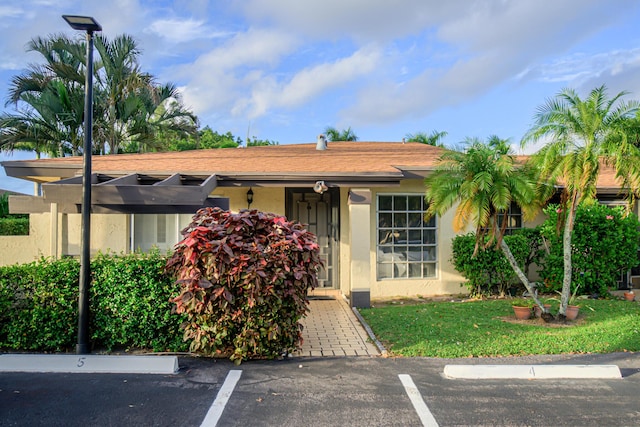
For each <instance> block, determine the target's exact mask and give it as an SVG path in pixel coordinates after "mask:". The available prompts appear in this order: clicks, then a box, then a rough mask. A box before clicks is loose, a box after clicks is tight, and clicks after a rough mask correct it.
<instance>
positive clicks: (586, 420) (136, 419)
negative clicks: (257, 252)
mask: <svg viewBox="0 0 640 427" xmlns="http://www.w3.org/2000/svg"><path fill="white" fill-rule="evenodd" d="M515 361H519V362H522V363H543V364H551V363H553V364H592V363H602V364H616V365H618V366H619V367H620V369H621V371H622V374H623V379H618V380H533V381H532V380H452V379H447V378H445V377H444V376H443V374H442V373H443V368H444V366H445V365H446V364H448V363H451V362H452V361H451V360H442V359H424V358H415V359H394V358H380V357H339V358H330V357H322V358H312V357H296V358H290V359H286V360H282V361H258V362H247V363H243V364H242V365H240V366H235V365H233V364H232V363H230V362H228V361H226V360H212V359H199V358H191V357H184V358H180V367H181V369H180V371H179V373H178V374H176V375H139V374H136V375H131V374H129V375H125V374H32V373H29V374H26V373H2V374H0V425H2V426H45V425H46V426H56V425H59V426H122V425H131V426H133V425H135V426H176V425H181V426H201V425H219V426H294V425H295V426H299V425H306V426H399V425H402V426H420V425H440V426H450V425H492V426H495V425H509V426H512V425H529V426H549V425H572V426H573V425H581V426H591V425H593V426H603V425H607V426H630V425H640V409H639V403H638V402H639V399H638V397H639V396H640V369H639V368H640V357H638V355H637V354H629V353H622V354H613V355H603V356H553V357H551V356H545V357H537V358H521V359H515ZM455 362H456V363H471V364H477V363H497V364H500V363H503V364H510V363H514V359H512V358H504V359H492V360H484V359H463V360H456V361H455ZM230 373H231V374H230ZM234 378H235V383H234V384H233V386H232V387H231V383H232V382H234V381H231V382H230V381H229V380H230V379H231V380H234ZM407 381H409V382H408V383H407ZM407 384H409V386H407ZM411 384H413V385H414V386H415V390H414V393H413V396H412V392H411ZM416 396H417V397H418V399H417V400H416V399H415V398H416ZM412 399H413V400H412ZM420 401H421V402H422V403H420ZM425 410H426V412H425Z"/></svg>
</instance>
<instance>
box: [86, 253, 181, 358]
mask: <svg viewBox="0 0 640 427" xmlns="http://www.w3.org/2000/svg"><path fill="white" fill-rule="evenodd" d="M166 262H167V258H166V257H164V256H161V255H160V252H159V251H157V250H156V251H151V252H149V253H135V254H130V255H125V256H111V255H98V256H97V257H96V258H95V259H93V260H92V262H91V277H92V283H91V288H90V289H91V306H92V308H91V315H92V316H91V320H92V324H93V327H92V328H91V340H92V344H93V345H94V346H96V347H99V348H105V349H107V350H111V349H112V348H118V347H124V348H129V347H137V348H151V349H153V350H154V351H166V350H169V351H178V350H184V349H186V345H185V344H184V343H183V342H182V333H181V332H180V324H181V323H182V322H183V321H184V319H183V318H182V316H178V315H176V314H172V313H171V310H172V304H171V302H170V298H171V296H173V295H175V293H176V292H177V291H178V286H177V285H176V284H175V282H174V281H173V279H172V278H171V277H170V276H168V275H167V274H165V272H164V267H165V265H166Z"/></svg>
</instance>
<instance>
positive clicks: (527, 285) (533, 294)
mask: <svg viewBox="0 0 640 427" xmlns="http://www.w3.org/2000/svg"><path fill="white" fill-rule="evenodd" d="M500 249H502V252H503V253H504V255H505V256H506V257H507V261H509V264H510V265H511V268H513V271H514V272H515V273H516V275H517V276H518V279H520V281H521V282H522V284H523V285H524V287H525V288H527V292H529V294H531V298H533V301H535V303H536V305H537V306H538V307H540V310H542V312H543V313H548V312H549V310H547V309H546V308H545V306H544V304H542V303H541V302H540V300H539V299H538V296H537V294H536V292H535V289H534V288H533V285H531V283H530V282H529V279H527V276H525V275H524V273H523V272H522V269H521V268H520V266H519V265H518V262H517V261H516V258H515V257H514V256H513V254H512V253H511V249H509V245H507V242H505V241H504V239H501V240H500ZM545 320H546V319H545Z"/></svg>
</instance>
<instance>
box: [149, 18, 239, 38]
mask: <svg viewBox="0 0 640 427" xmlns="http://www.w3.org/2000/svg"><path fill="white" fill-rule="evenodd" d="M147 31H148V32H150V33H151V34H155V35H157V36H160V37H162V38H163V39H165V40H166V41H167V42H169V43H172V44H174V43H185V42H189V41H192V40H196V39H213V38H218V37H226V36H228V35H229V34H230V33H228V32H216V31H213V30H212V29H211V28H209V27H208V26H206V25H205V22H204V21H202V20H195V19H182V20H181V19H158V20H156V21H154V22H153V23H151V25H149V28H148V29H147Z"/></svg>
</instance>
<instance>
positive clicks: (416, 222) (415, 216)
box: [409, 212, 423, 227]
mask: <svg viewBox="0 0 640 427" xmlns="http://www.w3.org/2000/svg"><path fill="white" fill-rule="evenodd" d="M422 216H423V215H422V212H411V213H409V227H422Z"/></svg>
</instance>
